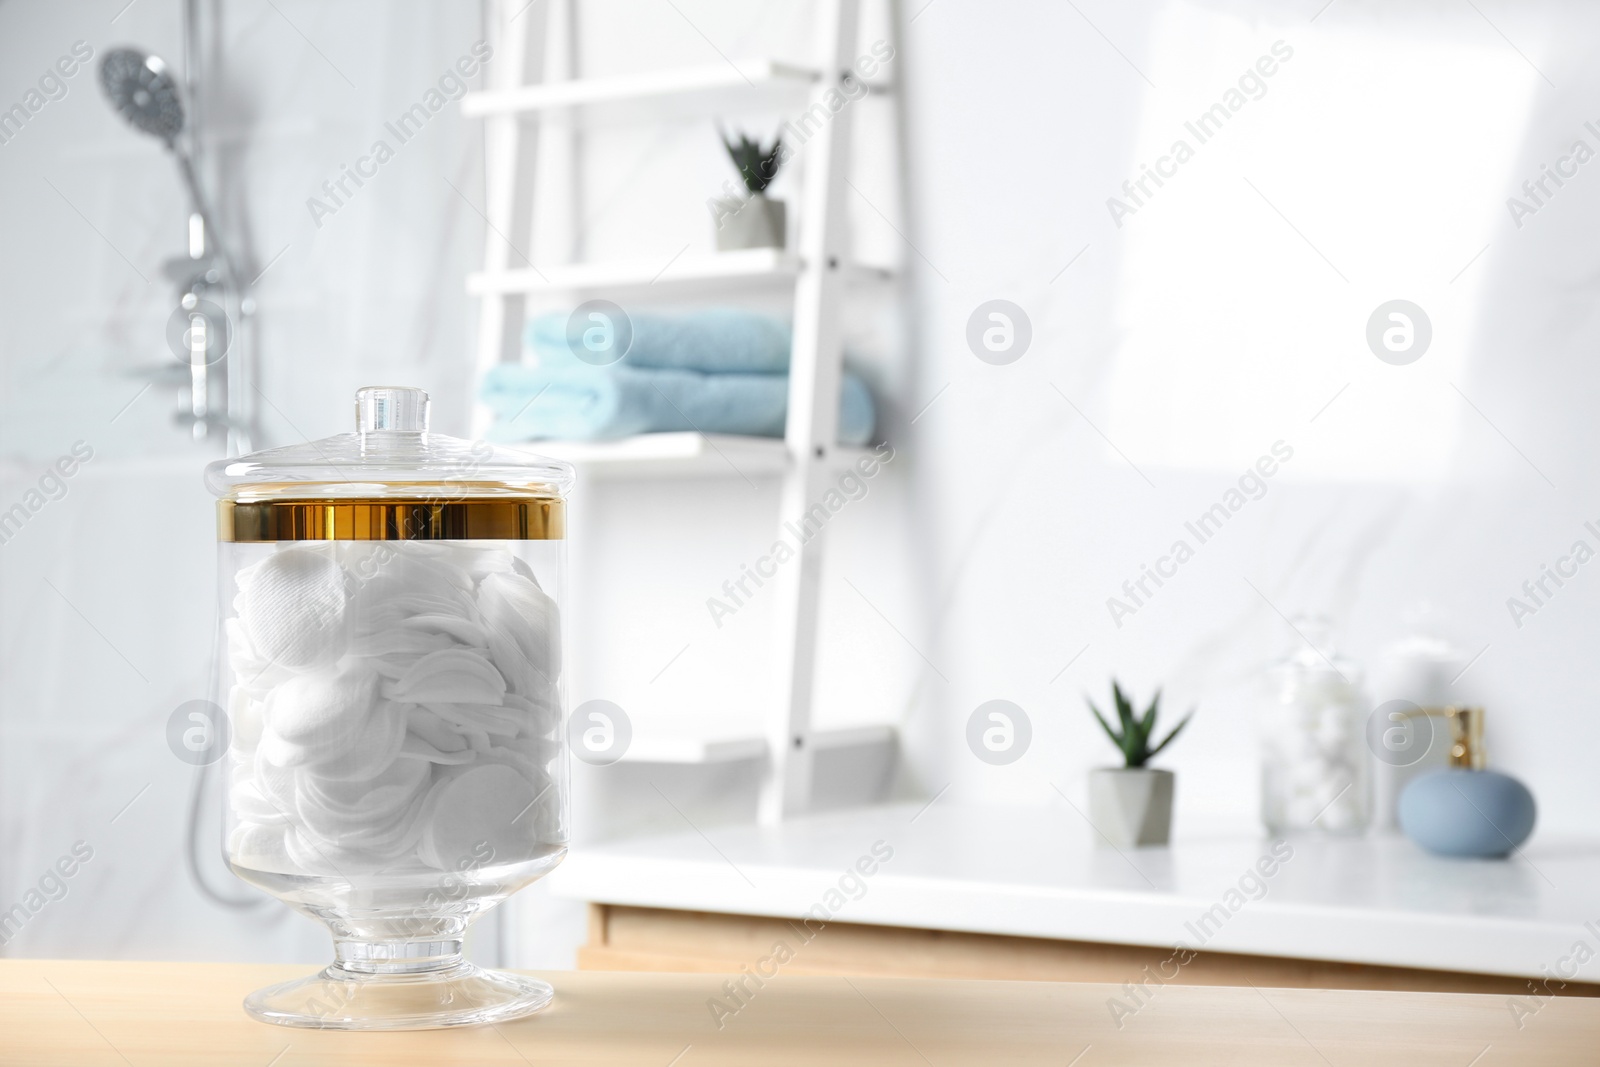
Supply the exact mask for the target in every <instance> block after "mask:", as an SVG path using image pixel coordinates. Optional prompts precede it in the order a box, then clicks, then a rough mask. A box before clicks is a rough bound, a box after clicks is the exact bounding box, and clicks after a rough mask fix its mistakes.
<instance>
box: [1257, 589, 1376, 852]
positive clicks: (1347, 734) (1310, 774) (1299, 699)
mask: <svg viewBox="0 0 1600 1067" xmlns="http://www.w3.org/2000/svg"><path fill="white" fill-rule="evenodd" d="M1294 626H1295V629H1296V630H1297V631H1299V632H1300V633H1301V634H1302V635H1303V636H1304V638H1305V642H1304V643H1303V644H1302V645H1301V647H1300V648H1298V649H1296V650H1295V651H1294V652H1293V653H1291V654H1290V655H1289V657H1288V658H1287V659H1285V660H1284V661H1283V662H1282V663H1281V664H1280V665H1279V666H1278V667H1277V668H1276V669H1274V670H1273V672H1272V678H1271V687H1272V695H1271V696H1270V698H1269V699H1268V701H1267V703H1266V706H1265V708H1264V709H1263V713H1262V717H1261V724H1260V726H1261V760H1262V763H1261V820H1262V822H1264V823H1265V824H1266V827H1267V831H1268V832H1269V833H1271V834H1274V835H1281V834H1289V833H1301V832H1308V831H1309V832H1317V831H1321V832H1326V833H1335V834H1359V833H1361V832H1362V831H1364V830H1365V829H1366V826H1367V821H1368V813H1369V811H1370V807H1371V805H1370V799H1369V796H1370V792H1371V778H1370V776H1369V774H1368V762H1369V761H1368V754H1367V749H1366V734H1365V724H1366V714H1367V699H1366V696H1365V694H1364V693H1363V692H1362V689H1361V676H1360V673H1359V672H1358V671H1357V669H1356V667H1355V665H1354V664H1353V663H1351V662H1350V661H1349V660H1347V659H1345V658H1343V657H1342V656H1340V655H1339V653H1338V652H1337V651H1335V650H1334V649H1333V648H1332V646H1331V645H1330V644H1329V643H1328V638H1327V630H1328V628H1327V625H1326V624H1325V623H1324V622H1323V621H1322V620H1320V619H1297V620H1296V621H1295V623H1294Z"/></svg>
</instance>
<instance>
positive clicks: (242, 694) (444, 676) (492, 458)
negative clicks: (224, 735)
mask: <svg viewBox="0 0 1600 1067" xmlns="http://www.w3.org/2000/svg"><path fill="white" fill-rule="evenodd" d="M356 416H357V419H356V425H357V428H356V431H355V432H354V433H345V434H339V435H336V436H334V437H329V438H325V439H323V440H320V441H315V442H309V443H307V444H303V445H294V446H290V447H287V448H278V449H272V450H269V451H265V452H257V453H254V454H252V455H248V456H244V457H241V458H237V459H228V460H221V461H218V462H216V463H213V464H211V465H210V466H209V467H208V468H207V471H206V480H207V485H208V487H209V488H210V489H211V490H212V492H213V493H214V494H216V495H217V496H218V497H219V498H220V499H219V503H218V509H219V510H218V526H219V540H220V545H219V553H218V560H219V565H220V570H219V575H218V578H219V587H220V596H221V605H220V607H221V620H222V621H221V625H222V633H221V638H220V641H219V649H220V652H219V657H218V659H219V662H218V664H217V668H218V669H217V671H216V677H217V702H218V703H219V704H220V705H221V706H222V707H223V708H225V709H226V710H227V713H228V721H229V725H230V727H231V730H230V735H231V741H230V743H229V748H228V752H227V755H226V757H225V764H224V765H225V768H226V772H225V775H224V788H225V798H226V804H225V817H224V826H225V830H226V846H225V851H226V855H227V860H228V863H229V865H230V867H231V868H232V869H233V871H234V872H235V873H236V874H237V875H238V876H239V877H240V878H243V879H244V880H245V881H247V882H250V883H251V884H253V885H256V886H259V887H260V888H262V889H264V890H266V891H267V892H269V893H271V894H273V895H274V896H276V897H278V898H279V899H281V900H284V901H286V902H287V903H289V904H290V905H291V906H293V907H294V908H296V909H297V910H299V911H301V912H303V913H305V914H307V915H310V916H312V917H314V918H317V919H319V920H321V921H323V922H325V923H327V924H328V926H329V927H330V929H331V930H332V932H333V937H334V943H335V957H336V958H335V962H334V963H333V964H332V966H330V967H328V968H327V969H325V970H324V971H322V972H321V973H320V974H317V975H314V976H311V977H308V978H303V979H299V980H296V981H292V982H287V983H284V984H282V985H278V986H274V987H271V988H268V989H263V990H259V991H257V992H255V993H253V994H251V995H250V997H249V998H247V1000H246V1002H245V1007H246V1010H247V1011H249V1012H250V1014H252V1015H254V1016H255V1017H257V1018H260V1019H263V1020H266V1021H270V1022H276V1023H282V1024H286V1025H291V1026H307V1027H317V1028H332V1029H412V1028H420V1027H431V1026H449V1025H458V1024H463V1023H474V1022H492V1021H497V1020H501V1019H508V1018H514V1017H517V1016H519V1015H524V1014H527V1013H528V1012H531V1011H535V1010H537V1009H538V1008H540V1007H543V1006H544V1005H545V1004H546V1003H548V1002H549V1000H550V998H551V990H550V987H549V986H548V985H547V984H546V983H543V982H539V981H536V980H534V979H530V978H525V977H521V976H516V975H510V974H503V973H499V972H494V971H487V970H484V969H482V968H479V967H477V966H475V965H473V964H470V963H467V962H466V961H465V960H464V958H463V956H462V952H461V948H462V942H463V939H464V937H465V935H466V931H467V928H468V926H469V925H470V924H471V923H472V922H473V920H474V919H476V918H477V917H478V916H479V915H481V914H482V913H483V912H485V911H486V910H488V909H489V908H492V907H493V906H494V905H496V904H497V903H499V902H500V901H502V900H504V899H505V898H506V897H508V896H510V895H511V894H512V893H514V892H515V891H516V890H518V889H520V888H522V887H523V886H526V885H528V884H529V883H531V882H533V881H534V880H536V879H538V878H540V877H541V876H543V875H544V874H546V873H547V872H549V871H550V870H551V869H552V868H554V867H555V866H556V864H558V863H560V862H561V859H562V858H563V856H564V855H565V854H566V848H567V833H568V811H567V805H568V792H569V790H568V784H567V777H568V774H567V752H566V746H565V741H564V736H563V731H562V729H561V723H562V710H563V707H562V690H561V640H560V633H561V615H560V607H559V602H560V598H561V590H562V583H563V578H564V575H563V567H564V553H563V545H564V541H563V537H564V532H565V531H564V514H565V513H564V497H565V495H566V493H567V491H568V489H569V488H570V486H571V482H572V470H571V468H570V467H569V466H567V465H566V464H563V463H559V462H555V461H550V460H545V459H542V458H539V457H535V456H531V455H529V454H526V453H522V452H516V451H512V450H509V449H501V448H495V447H492V446H490V445H487V444H483V443H481V442H469V441H463V440H459V439H456V438H451V437H444V436H441V435H438V434H433V433H430V432H429V431H428V396H427V394H426V393H424V392H422V391H421V390H419V389H406V388H366V389H362V390H360V391H359V392H358V393H357V394H356Z"/></svg>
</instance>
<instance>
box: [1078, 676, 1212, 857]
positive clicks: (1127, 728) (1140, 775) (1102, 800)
mask: <svg viewBox="0 0 1600 1067" xmlns="http://www.w3.org/2000/svg"><path fill="white" fill-rule="evenodd" d="M1111 698H1112V699H1113V700H1114V701H1115V702H1116V707H1117V720H1118V723H1119V725H1120V726H1121V729H1120V730H1114V729H1112V727H1111V724H1110V723H1109V722H1107V721H1106V717H1105V716H1104V715H1101V714H1100V709H1099V708H1097V707H1095V706H1094V702H1093V701H1091V700H1089V699H1088V698H1087V697H1085V698H1084V701H1085V703H1087V704H1088V705H1089V710H1090V711H1092V712H1094V717H1095V718H1096V719H1098V720H1099V721H1100V725H1101V727H1102V728H1103V729H1104V730H1105V732H1106V736H1107V737H1109V738H1111V743H1112V744H1114V745H1116V746H1117V748H1118V749H1119V750H1120V751H1121V752H1122V760H1123V766H1121V767H1096V768H1095V769H1093V770H1091V771H1090V772H1089V821H1090V822H1092V823H1093V824H1094V826H1095V829H1097V830H1099V831H1100V833H1101V834H1102V835H1104V837H1105V839H1106V840H1107V841H1109V842H1111V844H1113V845H1115V846H1116V847H1118V848H1137V847H1139V846H1141V845H1164V844H1166V843H1167V838H1168V836H1169V835H1170V834H1171V832H1172V787H1173V775H1172V772H1171V771H1163V770H1161V769H1159V768H1156V767H1147V766H1145V764H1147V763H1149V762H1150V760H1151V759H1152V758H1153V757H1154V756H1155V755H1156V753H1158V752H1160V751H1161V750H1162V749H1164V748H1166V747H1167V746H1168V745H1170V744H1172V741H1173V739H1174V738H1175V737H1177V736H1178V733H1179V732H1180V731H1181V730H1182V729H1183V728H1184V727H1185V726H1187V725H1189V720H1190V719H1192V718H1194V712H1193V711H1191V712H1189V714H1188V715H1186V716H1184V718H1183V721H1182V722H1180V723H1178V725H1177V726H1174V727H1173V728H1172V732H1171V733H1169V734H1167V736H1166V737H1164V738H1162V739H1161V741H1160V742H1159V743H1158V744H1156V745H1154V746H1152V745H1151V744H1150V739H1151V738H1152V737H1153V736H1154V735H1155V728H1156V715H1157V713H1158V706H1159V705H1160V703H1161V693H1160V691H1159V690H1158V691H1157V692H1156V695H1155V698H1154V699H1153V700H1151V701H1150V707H1149V708H1148V709H1146V711H1145V713H1144V714H1143V715H1142V716H1141V715H1135V714H1134V712H1133V704H1132V703H1131V702H1129V700H1128V698H1127V697H1126V696H1124V695H1123V692H1122V688H1121V687H1120V686H1119V685H1117V683H1116V681H1115V680H1113V681H1112V683H1111Z"/></svg>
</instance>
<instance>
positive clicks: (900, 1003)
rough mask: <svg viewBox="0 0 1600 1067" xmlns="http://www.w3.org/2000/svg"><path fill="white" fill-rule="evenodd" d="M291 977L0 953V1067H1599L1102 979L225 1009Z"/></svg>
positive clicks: (1333, 1013)
mask: <svg viewBox="0 0 1600 1067" xmlns="http://www.w3.org/2000/svg"><path fill="white" fill-rule="evenodd" d="M303 973H305V969H304V968H297V967H283V966H258V965H236V964H193V963H100V962H86V961H70V962H59V961H40V960H0V1064H4V1065H6V1067H12V1065H17V1067H100V1065H106V1067H146V1065H149V1067H183V1065H191V1064H192V1065H195V1067H232V1065H235V1064H238V1065H249V1067H306V1065H311V1064H328V1065H349V1067H354V1065H357V1064H385V1065H413V1064H414V1065H419V1067H421V1065H427V1067H447V1065H452V1064H461V1065H471V1067H498V1065H502V1064H505V1065H513V1067H526V1065H529V1064H538V1065H540V1067H543V1065H546V1064H566V1063H571V1064H589V1065H596V1064H640V1065H646V1067H669V1065H671V1067H702V1065H706V1064H740V1065H747V1064H821V1063H828V1064H841V1063H842V1064H855V1063H871V1064H891V1065H893V1064H903V1065H906V1067H926V1065H932V1067H946V1065H952V1064H1000V1063H1003V1064H1033V1063H1038V1064H1054V1065H1057V1067H1060V1065H1064V1064H1072V1065H1073V1067H1108V1065H1112V1064H1181V1065H1183V1067H1201V1065H1205V1064H1219V1065H1220V1064H1231V1065H1251V1064H1268V1065H1271V1067H1296V1065H1301V1064H1304V1065H1308V1067H1345V1065H1350V1067H1371V1065H1374V1064H1378V1065H1381V1064H1404V1065H1405V1067H1432V1065H1438V1067H1469V1065H1470V1067H1497V1065H1510V1064H1538V1065H1539V1067H1559V1065H1564V1064H1573V1065H1578V1064H1583V1065H1593V1064H1595V1063H1596V1062H1600V1049H1597V1045H1600V1002H1597V1001H1593V1000H1587V999H1579V998H1570V997H1569V998H1560V999H1550V1000H1548V1001H1545V1002H1544V1004H1543V1006H1542V1007H1540V1008H1539V1010H1538V1011H1537V1013H1536V1014H1533V1015H1531V1016H1528V1017H1525V1018H1524V1019H1522V1020H1521V1021H1522V1026H1521V1028H1520V1029H1519V1028H1518V1026H1517V1022H1516V1020H1514V1018H1513V1015H1512V1012H1511V1010H1510V1009H1509V1008H1508V1007H1507V1003H1506V998H1505V997H1504V996H1482V995H1465V994H1447V993H1392V992H1381V993H1380V992H1359V991H1351V990H1308V989H1292V990H1291V989H1255V988H1249V987H1246V988H1235V987H1220V986H1211V987H1202V986H1177V985H1169V986H1165V987H1160V988H1155V987H1152V989H1153V994H1152V996H1151V997H1150V999H1149V1000H1148V1001H1147V1002H1146V1004H1145V1005H1144V1006H1143V1007H1142V1008H1141V1009H1140V1010H1138V1011H1137V1012H1136V1013H1134V1014H1132V1015H1130V1016H1126V1017H1124V1018H1123V1019H1122V1020H1121V1022H1122V1026H1121V1028H1120V1029H1119V1028H1118V1026H1117V1025H1116V1024H1115V1023H1114V1022H1113V1020H1112V1016H1111V1012H1110V1011H1109V1010H1108V1008H1107V1000H1108V998H1111V997H1114V996H1121V995H1123V994H1122V991H1121V990H1119V989H1118V988H1116V987H1113V986H1105V985H1089V984H1081V985H1080V984H1071V983H1064V982H968V981H949V980H943V979H907V978H850V979H846V978H817V977H805V976H790V975H784V974H781V973H780V974H779V976H778V977H777V978H775V979H772V980H769V981H768V982H767V983H766V985H765V987H764V988H762V989H760V990H759V991H757V992H756V993H755V994H754V996H753V997H752V998H751V999H750V1000H749V1002H748V1003H747V1005H746V1006H745V1007H744V1008H743V1009H742V1010H741V1011H739V1012H738V1013H737V1014H736V1015H734V1016H733V1017H732V1018H729V1019H726V1020H724V1022H725V1025H724V1026H723V1027H722V1028H721V1029H720V1030H719V1029H718V1027H717V1025H716V1024H715V1023H714V1022H713V1020H712V1017H711V1012H710V1010H709V1009H708V1007H707V1002H708V1001H709V1000H710V999H711V998H713V997H721V996H723V995H724V994H723V991H722V988H721V987H722V984H723V982H724V981H726V980H727V979H726V978H725V977H723V976H713V975H695V974H606V973H588V972H557V973H547V974H543V975H542V977H544V978H545V979H547V980H548V981H550V982H551V983H553V984H554V985H555V987H556V1001H555V1004H554V1005H552V1006H551V1007H550V1008H549V1009H547V1010H546V1011H545V1012H543V1013H542V1014H540V1015H537V1016H534V1017H532V1018H529V1019H523V1020H521V1021H519V1022H514V1023H507V1024H503V1025H500V1026H497V1027H492V1028H491V1027H483V1028H473V1029H463V1030H435V1031H425V1032H412V1033H394V1034H347V1033H333V1032H321V1031H306V1030H289V1029H282V1028H279V1027H274V1026H267V1025H264V1024H262V1023H257V1022H254V1021H252V1020H251V1019H249V1018H247V1017H246V1016H245V1014H244V1012H243V1011H242V1010H241V1008H240V1007H239V1002H240V999H241V998H242V997H243V996H244V995H245V993H247V992H248V991H250V990H251V989H254V988H256V987H258V986H261V985H264V984H266V983H268V982H275V981H280V980H282V979H285V978H289V977H293V976H295V975H297V974H303Z"/></svg>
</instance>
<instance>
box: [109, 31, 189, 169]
mask: <svg viewBox="0 0 1600 1067" xmlns="http://www.w3.org/2000/svg"><path fill="white" fill-rule="evenodd" d="M100 87H101V88H102V89H104V90H105V93H106V97H107V98H108V99H109V100H110V101H111V104H112V106H113V107H115V108H116V109H117V111H118V112H119V113H120V114H121V115H122V117H123V118H124V119H127V120H128V123H129V125H131V126H133V127H134V128H135V129H139V130H143V131H144V132H145V133H148V134H152V135H154V136H156V137H159V138H161V139H162V140H163V141H165V142H166V143H167V146H168V147H169V148H170V147H172V145H173V142H174V141H175V140H176V139H177V136H178V134H179V133H181V132H182V131H183V101H182V99H180V98H179V96H178V84H177V82H175V81H173V79H172V74H171V72H170V71H168V70H167V65H166V64H165V63H163V62H162V61H161V57H160V56H153V55H150V54H148V53H146V52H141V51H139V50H138V49H136V48H117V49H113V50H112V51H110V52H107V53H106V55H105V58H104V59H102V60H101V61H100Z"/></svg>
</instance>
